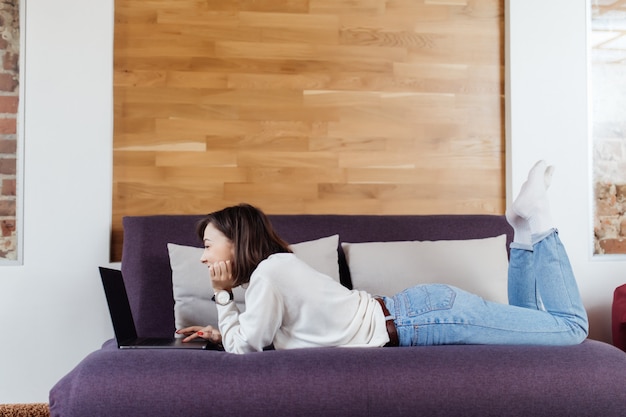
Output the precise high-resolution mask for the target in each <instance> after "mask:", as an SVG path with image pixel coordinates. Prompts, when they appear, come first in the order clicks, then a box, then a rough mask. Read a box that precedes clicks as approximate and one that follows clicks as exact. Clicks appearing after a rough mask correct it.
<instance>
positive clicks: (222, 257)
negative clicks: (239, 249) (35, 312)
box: [200, 223, 235, 266]
mask: <svg viewBox="0 0 626 417" xmlns="http://www.w3.org/2000/svg"><path fill="white" fill-rule="evenodd" d="M234 258H235V245H233V242H232V241H231V240H230V239H228V238H227V237H226V236H224V234H223V233H222V232H220V231H219V230H217V229H216V228H215V227H214V226H213V225H212V224H211V223H209V224H208V225H207V227H206V228H205V229H204V252H202V257H201V258H200V261H201V262H202V263H203V264H205V265H207V266H211V265H212V264H213V263H215V262H219V261H224V262H226V261H230V262H231V264H232V263H233V260H234Z"/></svg>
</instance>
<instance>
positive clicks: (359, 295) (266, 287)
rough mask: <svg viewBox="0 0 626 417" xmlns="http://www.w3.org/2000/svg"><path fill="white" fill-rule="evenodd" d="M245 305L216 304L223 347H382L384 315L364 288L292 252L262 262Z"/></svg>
mask: <svg viewBox="0 0 626 417" xmlns="http://www.w3.org/2000/svg"><path fill="white" fill-rule="evenodd" d="M245 302H246V310H245V312H243V313H240V312H239V309H238V308H237V305H236V304H235V303H230V304H228V305H226V306H220V305H218V306H217V308H218V314H219V328H220V332H221V333H222V343H223V345H224V348H225V350H226V351H227V352H232V353H246V352H254V351H260V350H262V349H263V348H264V347H266V346H268V345H270V344H272V343H273V344H274V347H275V348H276V349H296V348H305V347H316V346H383V345H384V344H385V343H387V342H388V341H389V336H388V334H387V330H386V326H385V316H384V314H383V312H382V309H381V308H380V305H379V304H378V302H377V301H376V300H375V299H374V298H373V297H372V296H371V295H370V294H368V293H366V292H365V291H358V290H349V289H347V288H345V287H344V286H343V285H341V284H339V283H338V282H336V281H335V280H333V279H332V278H331V277H329V276H327V275H324V274H322V273H320V272H317V271H316V270H315V269H313V268H311V267H310V266H309V265H307V264H306V263H304V262H303V261H301V260H300V259H298V258H297V257H296V256H295V255H294V254H292V253H278V254H274V255H271V256H270V257H269V258H267V259H265V260H264V261H262V262H261V263H260V264H259V266H258V267H257V268H256V269H255V270H254V272H253V273H252V276H251V277H250V283H249V285H248V289H247V290H246V295H245Z"/></svg>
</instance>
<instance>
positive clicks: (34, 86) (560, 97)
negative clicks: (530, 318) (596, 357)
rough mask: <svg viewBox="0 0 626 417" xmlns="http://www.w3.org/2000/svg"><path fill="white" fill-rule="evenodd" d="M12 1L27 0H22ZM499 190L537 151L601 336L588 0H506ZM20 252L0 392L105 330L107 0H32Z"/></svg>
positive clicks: (7, 392) (10, 269) (608, 276)
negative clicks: (503, 175) (505, 114)
mask: <svg viewBox="0 0 626 417" xmlns="http://www.w3.org/2000/svg"><path fill="white" fill-rule="evenodd" d="M22 3H26V1H23V2H22ZM507 9H508V11H509V14H510V16H509V24H508V29H509V31H510V33H509V36H510V45H511V48H509V53H510V57H509V65H508V66H507V69H508V71H509V72H510V76H511V84H510V88H511V90H510V95H509V97H508V98H509V99H510V103H509V105H510V109H511V116H510V128H509V130H508V141H509V151H510V152H512V154H514V155H510V156H509V159H510V160H509V167H508V168H509V172H508V184H509V185H510V186H509V191H508V192H509V193H516V192H517V190H519V187H520V185H521V183H522V182H523V180H524V178H525V176H526V173H527V170H528V169H529V168H530V166H531V165H532V164H533V163H534V161H535V160H537V159H539V158H545V159H546V160H548V161H549V162H550V163H553V164H555V165H556V166H557V171H556V174H555V177H554V181H553V187H552V189H551V190H552V191H551V197H552V200H553V209H554V212H555V213H556V214H558V216H555V217H556V219H557V224H558V227H559V228H560V230H561V237H562V239H563V241H564V242H565V244H566V246H567V247H568V249H569V253H570V257H571V259H572V263H573V265H574V269H575V272H576V273H577V275H578V277H579V282H580V287H581V291H582V293H583V296H584V299H585V303H586V305H587V308H588V310H589V311H590V314H591V318H592V337H594V338H598V339H603V340H607V341H608V340H610V304H611V299H612V292H613V289H614V288H615V287H616V286H617V285H619V284H621V283H623V282H626V263H624V262H618V261H612V260H608V261H607V260H603V261H598V260H594V259H592V258H591V247H590V242H591V240H590V239H591V236H590V224H591V220H590V201H591V194H590V185H589V181H590V180H589V178H590V177H589V157H588V148H589V144H588V132H587V130H588V121H587V85H586V83H587V63H586V33H585V31H586V23H587V16H586V9H587V5H586V0H507ZM26 13H27V21H26V27H25V30H26V45H25V50H26V66H25V79H24V80H23V82H24V83H25V86H26V94H25V97H24V100H25V104H26V108H25V113H26V126H25V128H26V129H25V139H26V140H25V155H26V165H25V205H24V206H25V213H24V228H25V230H24V232H25V236H24V239H25V248H24V265H23V266H1V267H0V329H1V331H2V333H1V334H2V336H1V338H0V403H15V402H45V401H47V398H48V391H49V389H50V387H51V386H52V385H53V384H54V383H55V382H56V381H57V380H58V379H59V378H61V377H62V376H63V375H64V374H66V373H67V372H69V371H70V370H71V369H72V368H73V367H74V366H75V365H76V364H77V363H78V362H79V361H80V360H81V359H82V358H83V357H84V356H85V355H87V354H88V353H89V352H91V351H93V350H95V349H97V348H98V347H99V346H100V344H101V343H102V342H103V341H104V340H106V339H108V338H110V337H112V331H111V325H110V321H109V318H108V313H107V312H106V305H105V302H104V297H103V295H102V289H101V285H100V282H99V278H98V274H97V268H96V267H97V266H98V265H102V264H106V262H107V259H108V247H109V246H108V239H109V228H110V218H111V163H112V158H111V143H112V139H111V137H112V93H111V85H112V37H113V0H103V1H99V2H89V1H87V2H86V1H80V0H57V1H54V2H51V1H49V0H29V1H28V9H27V11H26Z"/></svg>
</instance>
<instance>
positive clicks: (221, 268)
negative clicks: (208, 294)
mask: <svg viewBox="0 0 626 417" xmlns="http://www.w3.org/2000/svg"><path fill="white" fill-rule="evenodd" d="M209 275H210V276H211V285H212V286H213V290H214V291H219V290H226V291H231V290H232V289H233V287H234V279H233V269H232V264H231V262H230V261H219V262H214V263H212V264H211V265H210V266H209Z"/></svg>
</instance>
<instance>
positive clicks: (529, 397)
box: [50, 340, 626, 417]
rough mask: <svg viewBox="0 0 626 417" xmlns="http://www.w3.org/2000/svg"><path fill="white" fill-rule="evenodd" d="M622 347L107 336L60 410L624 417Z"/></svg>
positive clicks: (64, 387) (59, 400)
mask: <svg viewBox="0 0 626 417" xmlns="http://www.w3.org/2000/svg"><path fill="white" fill-rule="evenodd" d="M625 369H626V355H624V354H623V352H621V351H620V350H618V349H616V348H614V347H613V346H611V345H608V344H605V343H601V342H596V341H592V340H587V341H585V342H584V343H583V344H581V345H577V346H569V347H541V346H477V345H469V346H431V347H410V348H368V349H363V348H316V349H297V350H290V351H271V352H261V353H252V354H246V355H234V354H228V353H225V352H215V351H188V350H184V351H172V350H134V351H129V350H118V349H117V348H116V347H115V345H114V344H112V343H108V344H107V345H106V346H105V348H104V349H101V350H99V351H96V352H94V353H92V354H91V355H89V356H88V357H87V358H86V359H85V360H83V362H82V363H81V364H79V365H78V366H77V367H76V368H75V369H74V370H73V371H72V372H71V373H70V374H68V375H67V376H66V377H65V378H63V379H62V380H61V381H59V383H58V384H57V385H56V386H55V387H54V388H53V389H52V391H51V395H50V406H51V414H52V416H63V417H79V416H81V417H82V416H91V417H99V416H102V417H111V416H135V417H141V416H146V417H158V416H185V417H194V416H224V415H237V416H259V417H260V416H300V417H306V416H325V417H333V416H337V417H348V416H359V417H360V416H368V415H371V416H375V415H380V416H416V415H424V416H445V417H448V416H468V417H470V416H481V417H483V416H533V417H541V416H545V417H554V416H568V417H573V416H603V417H607V416H623V415H624V413H625V410H626V409H625V408H624V407H625V405H626V378H624V370H625Z"/></svg>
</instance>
